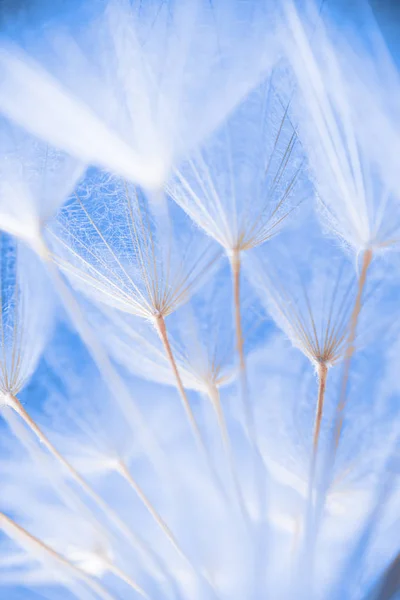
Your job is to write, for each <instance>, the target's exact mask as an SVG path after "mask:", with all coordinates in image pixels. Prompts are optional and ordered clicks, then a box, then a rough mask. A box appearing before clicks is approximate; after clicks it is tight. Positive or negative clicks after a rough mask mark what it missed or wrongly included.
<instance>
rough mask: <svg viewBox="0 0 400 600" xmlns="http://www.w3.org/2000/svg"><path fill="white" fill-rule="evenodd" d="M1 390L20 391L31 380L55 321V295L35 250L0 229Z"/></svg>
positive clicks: (6, 391) (5, 392) (7, 392)
mask: <svg viewBox="0 0 400 600" xmlns="http://www.w3.org/2000/svg"><path fill="white" fill-rule="evenodd" d="M0 302H1V306H0V390H1V392H2V394H3V395H4V396H5V397H6V396H7V395H9V394H11V395H16V394H17V393H18V392H19V391H20V390H21V389H22V388H23V387H24V385H25V384H26V382H27V381H28V380H29V378H30V376H31V375H32V373H33V371H34V370H35V368H36V365H37V362H38V360H39V358H40V356H41V353H42V351H43V348H44V346H45V344H46V342H47V339H48V336H49V333H50V328H51V325H52V313H53V296H52V291H51V290H48V278H47V275H46V272H45V270H44V268H43V266H42V264H41V263H40V262H39V259H38V258H37V257H36V255H35V254H33V252H32V251H31V250H30V249H29V248H27V247H25V246H24V244H23V243H22V242H20V241H18V240H15V239H14V238H12V237H11V236H9V235H8V234H6V233H0Z"/></svg>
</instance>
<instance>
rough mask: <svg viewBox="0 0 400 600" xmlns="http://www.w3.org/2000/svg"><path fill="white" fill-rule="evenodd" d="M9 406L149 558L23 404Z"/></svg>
mask: <svg viewBox="0 0 400 600" xmlns="http://www.w3.org/2000/svg"><path fill="white" fill-rule="evenodd" d="M8 405H9V406H10V407H11V408H12V409H13V410H14V411H15V412H16V413H17V414H18V415H19V416H20V417H21V418H22V420H23V421H24V423H25V424H26V425H27V426H28V427H29V429H30V430H31V431H32V432H33V433H34V434H35V435H36V437H37V438H38V440H39V441H40V442H41V444H43V446H44V447H45V448H46V449H47V450H48V451H49V452H50V454H51V455H52V456H53V457H54V458H55V459H56V460H57V461H58V462H59V463H60V464H61V465H62V467H63V468H64V469H65V470H66V471H67V472H68V473H69V475H70V476H71V477H72V479H73V480H74V481H75V482H76V483H77V484H78V485H79V487H80V488H81V489H82V490H83V491H84V492H85V493H86V494H87V495H88V496H89V498H91V500H93V502H94V503H95V504H96V505H97V506H98V507H99V508H100V509H101V510H102V512H103V514H104V515H105V516H106V517H107V518H108V519H109V521H111V523H113V525H114V526H115V527H116V528H117V529H118V530H119V531H120V533H122V535H123V536H124V537H125V538H126V539H128V540H129V541H130V542H131V543H132V544H133V545H134V546H135V547H136V548H138V549H139V550H140V551H141V552H142V554H144V555H145V556H146V557H148V552H147V550H146V548H145V547H143V545H142V543H141V541H140V540H139V539H137V538H136V536H135V535H134V534H133V533H132V532H131V531H130V529H129V528H128V527H127V526H126V525H125V523H124V522H123V521H122V520H121V519H120V518H119V517H118V515H117V514H116V513H115V512H114V511H113V510H112V508H110V507H109V506H108V504H107V503H106V502H105V501H104V500H103V499H102V498H101V497H100V496H99V495H98V494H97V493H96V492H95V491H94V490H93V488H92V487H91V486H90V485H89V484H88V483H87V481H86V480H85V479H83V477H82V476H81V475H80V474H79V473H78V472H77V471H76V469H75V468H74V467H73V466H72V465H71V463H69V462H68V461H67V460H66V459H65V458H64V457H63V456H62V454H60V452H59V451H58V450H57V449H56V448H55V446H53V444H52V443H51V441H50V440H49V438H48V437H47V436H46V435H45V434H44V433H43V431H42V430H41V429H40V427H39V426H38V425H37V424H36V423H35V421H34V420H33V419H32V417H30V416H29V414H28V413H27V412H26V410H25V409H24V407H23V406H22V404H21V402H20V401H19V400H18V398H16V397H15V396H9V398H8Z"/></svg>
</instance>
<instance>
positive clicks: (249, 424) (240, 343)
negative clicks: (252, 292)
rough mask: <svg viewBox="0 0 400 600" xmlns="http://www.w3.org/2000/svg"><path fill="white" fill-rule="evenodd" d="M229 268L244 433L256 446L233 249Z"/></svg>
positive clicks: (237, 253) (236, 258) (237, 254)
mask: <svg viewBox="0 0 400 600" xmlns="http://www.w3.org/2000/svg"><path fill="white" fill-rule="evenodd" d="M230 261H231V270H232V286H233V290H232V292H233V305H234V311H235V331H236V350H237V354H238V358H239V370H240V393H241V400H242V403H243V409H244V415H245V425H246V429H247V431H246V433H247V435H248V437H249V439H250V441H251V443H252V444H253V445H254V446H256V445H257V444H256V441H255V437H256V436H255V426H254V418H253V414H252V411H251V408H250V404H249V400H248V393H247V372H246V359H245V354H244V340H243V329H242V316H241V304H240V275H241V262H240V251H239V250H234V251H233V253H232V256H231V259H230Z"/></svg>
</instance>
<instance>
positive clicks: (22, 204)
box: [0, 119, 83, 251]
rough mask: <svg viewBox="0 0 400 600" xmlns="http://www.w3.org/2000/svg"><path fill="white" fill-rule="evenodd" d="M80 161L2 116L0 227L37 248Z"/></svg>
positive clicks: (80, 167) (80, 169) (75, 176)
mask: <svg viewBox="0 0 400 600" xmlns="http://www.w3.org/2000/svg"><path fill="white" fill-rule="evenodd" d="M82 172H83V165H81V164H80V163H78V162H77V161H76V160H74V159H72V158H70V157H69V156H67V155H66V154H64V153H63V152H59V151H57V150H55V149H54V148H51V147H49V146H48V145H46V144H44V143H43V142H41V141H40V140H38V139H36V138H34V137H32V136H30V135H29V134H27V133H25V132H24V131H23V130H21V129H20V128H19V127H17V126H15V125H13V124H12V123H10V122H7V121H5V120H4V119H2V120H1V122H0V228H1V229H2V230H3V231H7V232H8V233H11V234H12V235H15V236H17V237H19V238H20V239H23V240H25V241H27V242H28V243H30V244H31V245H32V246H33V247H34V248H35V249H36V250H39V251H40V250H41V240H42V233H43V227H44V225H45V224H46V222H47V221H48V220H49V219H50V218H51V217H53V216H54V213H55V212H56V211H57V210H58V208H59V207H60V205H61V204H62V203H63V202H64V201H65V199H66V198H67V197H68V196H69V194H70V193H71V191H72V190H73V188H74V186H75V185H76V183H77V181H78V179H79V177H80V176H81V174H82Z"/></svg>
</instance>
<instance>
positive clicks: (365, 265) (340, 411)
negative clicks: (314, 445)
mask: <svg viewBox="0 0 400 600" xmlns="http://www.w3.org/2000/svg"><path fill="white" fill-rule="evenodd" d="M372 258H373V252H372V250H370V249H367V250H365V252H364V257H363V262H362V267H361V274H360V279H359V281H358V290H357V296H356V300H355V302H354V307H353V311H352V313H351V317H350V327H349V337H348V341H347V348H346V355H345V359H344V366H343V378H342V385H341V390H340V400H339V404H338V406H337V410H336V427H335V439H336V444H335V451H336V449H337V447H338V445H339V439H340V434H341V432H342V427H343V418H344V409H345V406H346V395H347V384H348V380H349V374H350V367H351V360H352V356H353V351H354V341H355V338H356V334H357V325H358V319H359V316H360V311H361V306H362V297H363V292H364V288H365V283H366V280H367V274H368V269H369V267H370V265H371V261H372Z"/></svg>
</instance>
